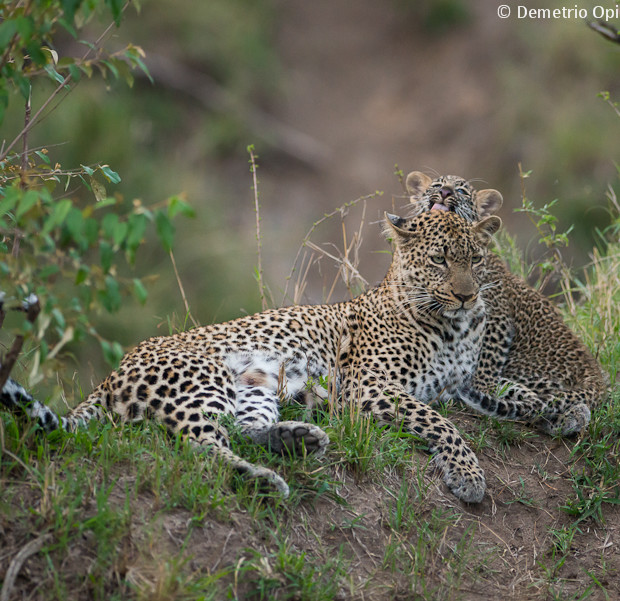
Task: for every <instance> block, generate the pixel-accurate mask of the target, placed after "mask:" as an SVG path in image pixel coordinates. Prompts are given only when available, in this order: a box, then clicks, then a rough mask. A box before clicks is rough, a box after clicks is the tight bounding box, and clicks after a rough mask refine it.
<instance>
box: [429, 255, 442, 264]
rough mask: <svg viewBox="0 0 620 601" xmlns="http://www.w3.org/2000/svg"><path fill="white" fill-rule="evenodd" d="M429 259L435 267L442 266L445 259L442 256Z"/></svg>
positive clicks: (432, 256)
mask: <svg viewBox="0 0 620 601" xmlns="http://www.w3.org/2000/svg"><path fill="white" fill-rule="evenodd" d="M430 258H431V261H432V262H433V263H435V265H444V264H445V262H446V258H445V257H444V256H443V255H431V257H430Z"/></svg>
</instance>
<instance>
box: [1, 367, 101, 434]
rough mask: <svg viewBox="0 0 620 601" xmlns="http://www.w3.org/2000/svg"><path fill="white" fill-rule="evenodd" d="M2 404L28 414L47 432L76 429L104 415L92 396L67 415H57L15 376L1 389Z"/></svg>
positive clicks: (17, 411) (12, 409)
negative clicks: (15, 378)
mask: <svg viewBox="0 0 620 601" xmlns="http://www.w3.org/2000/svg"><path fill="white" fill-rule="evenodd" d="M0 405H4V406H5V407H6V408H7V409H9V410H11V411H14V412H16V413H24V414H26V415H27V416H28V417H29V418H30V419H32V420H34V421H36V422H37V423H38V424H39V426H40V427H41V428H42V429H43V430H45V431H46V432H51V431H52V430H57V429H58V428H62V429H63V430H69V431H74V430H76V429H77V428H78V427H80V426H83V425H85V424H86V423H87V422H88V421H89V420H90V419H92V418H98V419H101V418H102V417H103V412H102V410H101V408H100V407H99V406H96V405H95V404H94V403H93V402H90V398H89V399H87V400H86V401H84V402H83V403H81V404H80V405H78V407H76V409H75V410H74V411H72V412H71V413H70V414H69V415H67V416H66V417H61V416H59V415H56V413H55V412H54V411H52V410H51V409H50V408H49V407H48V406H47V405H45V404H43V403H41V401H37V400H36V399H35V398H34V397H33V396H32V395H31V394H30V393H29V392H28V391H27V390H26V389H25V388H24V387H23V386H22V385H21V384H19V383H18V382H16V381H15V380H13V378H9V379H8V380H7V381H6V383H5V385H4V386H3V388H2V390H1V391H0ZM86 405H88V407H86ZM78 410H79V411H78Z"/></svg>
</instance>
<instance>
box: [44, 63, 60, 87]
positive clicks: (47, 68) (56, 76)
mask: <svg viewBox="0 0 620 601" xmlns="http://www.w3.org/2000/svg"><path fill="white" fill-rule="evenodd" d="M44 69H45V72H46V73H47V74H48V75H49V76H50V77H51V78H52V79H53V80H55V81H56V82H58V83H64V81H65V78H64V77H63V76H62V75H61V74H60V73H58V71H56V69H54V67H52V65H45V67H44Z"/></svg>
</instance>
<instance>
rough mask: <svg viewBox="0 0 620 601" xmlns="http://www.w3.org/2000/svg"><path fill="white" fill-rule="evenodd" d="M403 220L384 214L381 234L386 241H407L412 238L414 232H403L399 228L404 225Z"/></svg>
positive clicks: (403, 230)
mask: <svg viewBox="0 0 620 601" xmlns="http://www.w3.org/2000/svg"><path fill="white" fill-rule="evenodd" d="M405 221H406V220H405V219H403V218H402V217H399V216H398V215H392V214H391V213H385V225H386V226H385V228H383V233H384V234H385V237H386V238H388V240H395V241H399V240H401V241H402V240H407V239H409V238H411V236H413V234H414V233H415V232H414V231H410V230H405V229H403V228H402V227H401V226H402V225H403V224H404V223H405Z"/></svg>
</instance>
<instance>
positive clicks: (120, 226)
mask: <svg viewBox="0 0 620 601" xmlns="http://www.w3.org/2000/svg"><path fill="white" fill-rule="evenodd" d="M128 231H129V226H128V225H127V222H126V221H121V222H119V223H117V224H116V227H115V228H114V232H113V234H112V241H113V242H114V246H115V247H117V248H118V247H119V246H121V244H122V243H123V240H125V237H126V236H127V232H128Z"/></svg>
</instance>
